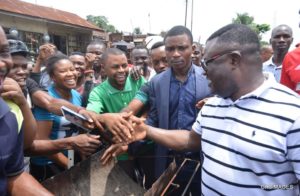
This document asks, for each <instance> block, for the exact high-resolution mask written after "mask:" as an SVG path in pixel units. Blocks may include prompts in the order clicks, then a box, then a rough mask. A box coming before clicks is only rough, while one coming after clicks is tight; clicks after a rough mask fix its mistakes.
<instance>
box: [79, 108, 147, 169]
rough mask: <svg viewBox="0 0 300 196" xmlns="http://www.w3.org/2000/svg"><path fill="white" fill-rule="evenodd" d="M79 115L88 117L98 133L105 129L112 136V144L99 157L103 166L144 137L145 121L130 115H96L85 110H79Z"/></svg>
mask: <svg viewBox="0 0 300 196" xmlns="http://www.w3.org/2000/svg"><path fill="white" fill-rule="evenodd" d="M79 113H81V114H82V115H84V116H86V117H88V119H90V120H91V122H93V123H94V125H95V126H96V127H97V128H98V129H99V130H100V131H104V130H105V128H106V129H107V130H109V131H110V132H111V134H112V138H111V139H112V143H113V144H112V145H111V146H110V147H109V148H108V149H107V150H106V151H105V152H104V154H103V156H102V157H101V162H102V164H104V165H105V164H107V163H108V162H110V161H111V160H113V158H114V157H116V156H117V155H119V154H122V153H125V152H126V151H127V150H128V144H129V143H131V142H134V141H138V140H141V139H144V138H145V137H146V131H147V125H145V123H144V121H145V119H144V118H138V117H135V116H134V115H132V113H127V112H123V113H105V114H96V113H94V112H91V111H87V110H81V111H80V112H79Z"/></svg>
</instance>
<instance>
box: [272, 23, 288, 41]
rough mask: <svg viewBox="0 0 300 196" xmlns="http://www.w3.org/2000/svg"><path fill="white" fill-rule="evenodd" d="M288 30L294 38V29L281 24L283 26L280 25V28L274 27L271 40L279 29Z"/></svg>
mask: <svg viewBox="0 0 300 196" xmlns="http://www.w3.org/2000/svg"><path fill="white" fill-rule="evenodd" d="M282 27H283V28H287V29H288V30H289V32H290V33H291V36H292V37H293V30H292V28H291V27H290V26H288V25H286V24H281V25H278V26H276V27H274V28H273V29H272V33H271V38H272V37H273V36H274V33H275V32H276V31H277V30H278V29H280V28H282Z"/></svg>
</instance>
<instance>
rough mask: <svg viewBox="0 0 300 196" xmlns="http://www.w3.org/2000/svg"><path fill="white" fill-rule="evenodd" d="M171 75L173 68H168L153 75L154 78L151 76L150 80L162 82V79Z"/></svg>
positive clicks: (151, 81)
mask: <svg viewBox="0 0 300 196" xmlns="http://www.w3.org/2000/svg"><path fill="white" fill-rule="evenodd" d="M170 76H171V68H168V69H167V70H165V71H163V72H161V73H159V74H156V75H155V76H153V78H151V80H150V83H157V82H160V81H161V80H163V79H165V78H167V77H170Z"/></svg>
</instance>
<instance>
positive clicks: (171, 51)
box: [165, 34, 192, 70]
mask: <svg viewBox="0 0 300 196" xmlns="http://www.w3.org/2000/svg"><path fill="white" fill-rule="evenodd" d="M165 50H166V56H167V60H168V63H169V65H170V66H171V67H172V68H173V69H174V70H185V69H187V68H189V67H190V66H191V54H192V43H191V40H190V39H189V37H188V36H187V35H186V34H182V35H176V36H169V37H167V38H166V39H165Z"/></svg>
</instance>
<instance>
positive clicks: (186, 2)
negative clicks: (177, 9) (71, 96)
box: [184, 0, 188, 27]
mask: <svg viewBox="0 0 300 196" xmlns="http://www.w3.org/2000/svg"><path fill="white" fill-rule="evenodd" d="M187 8H188V0H185V20H184V26H185V27H186V20H187Z"/></svg>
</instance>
